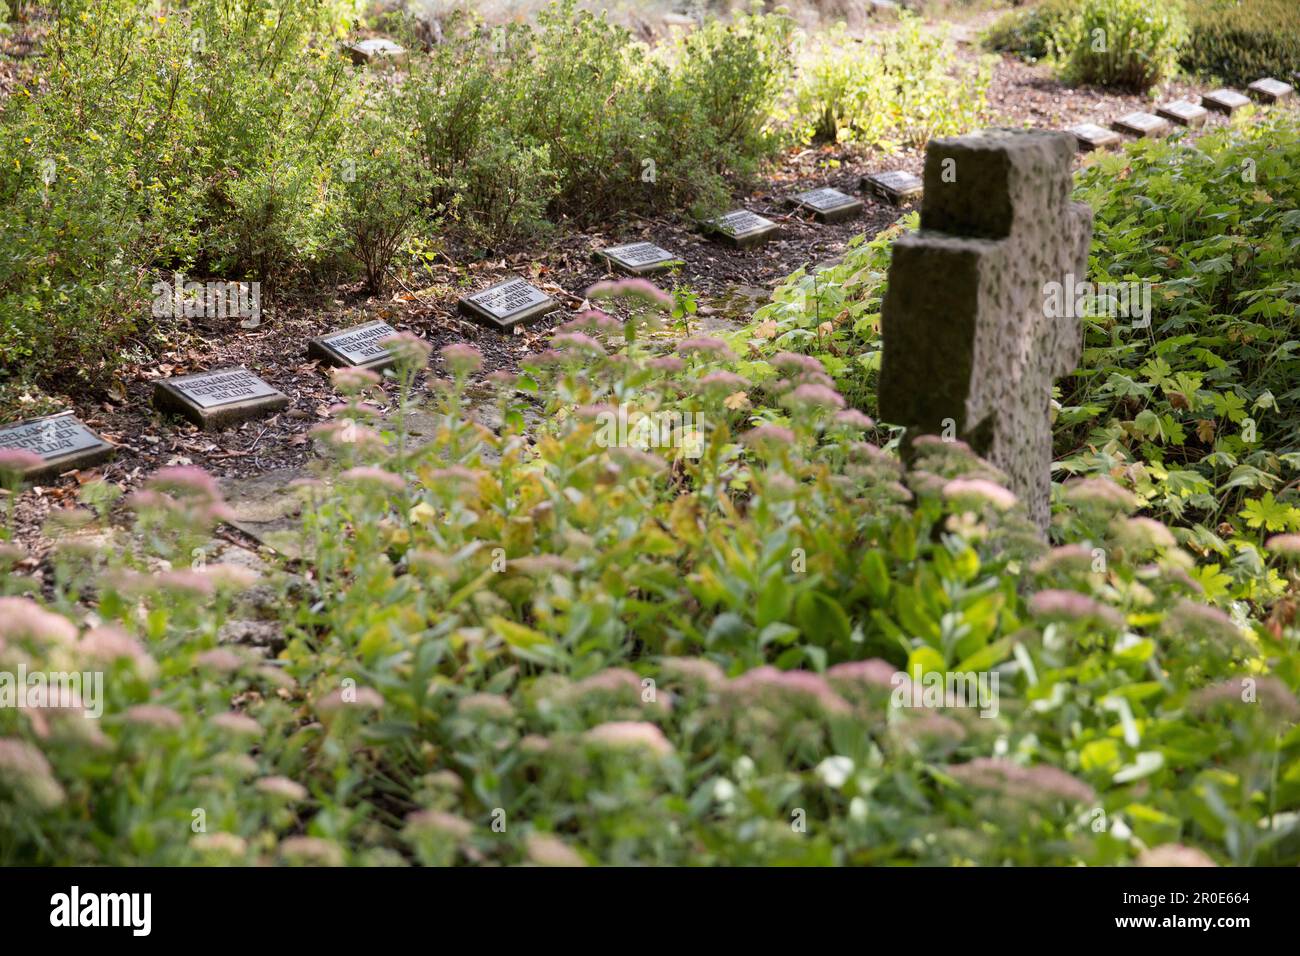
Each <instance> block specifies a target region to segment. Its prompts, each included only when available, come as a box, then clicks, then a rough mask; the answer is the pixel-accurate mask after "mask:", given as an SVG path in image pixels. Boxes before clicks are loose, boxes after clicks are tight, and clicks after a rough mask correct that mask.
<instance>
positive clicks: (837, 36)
mask: <svg viewBox="0 0 1300 956" xmlns="http://www.w3.org/2000/svg"><path fill="white" fill-rule="evenodd" d="M864 47H865V48H864ZM953 59H954V57H953V47H952V44H951V41H950V40H949V39H948V38H947V37H945V36H944V35H943V34H941V33H938V32H935V31H930V30H927V29H925V28H924V26H923V24H922V22H921V21H920V20H919V19H917V18H915V17H911V16H905V17H904V18H903V21H902V23H901V24H900V26H899V28H898V29H897V30H894V31H890V32H888V33H880V34H873V35H872V36H871V37H870V39H869V40H868V41H867V42H866V43H865V44H859V43H853V42H850V39H849V36H848V33H847V31H846V30H845V28H844V27H843V25H842V24H841V25H839V26H838V27H837V28H836V29H835V30H833V31H831V32H830V33H829V34H828V35H827V36H826V37H825V38H824V39H823V40H822V41H821V44H820V46H819V48H818V49H817V50H815V51H814V52H813V54H812V62H811V63H810V64H809V65H808V66H807V67H806V68H805V69H804V71H803V74H802V76H801V79H800V82H799V84H798V86H797V87H796V89H795V92H794V97H793V104H792V107H791V111H792V113H793V122H794V124H795V128H796V130H797V133H798V135H799V136H800V137H801V138H802V139H804V140H814V139H820V140H828V141H831V142H861V143H865V144H871V145H884V146H900V145H905V146H919V145H921V144H923V143H925V142H926V141H927V140H928V139H930V138H931V137H933V136H940V135H946V134H953V133H961V132H966V131H967V130H969V129H971V128H973V127H974V126H975V125H977V124H978V122H979V120H980V118H981V117H982V116H983V115H984V112H985V110H986V108H987V92H988V85H989V81H990V79H991V76H992V70H991V68H990V66H989V64H988V63H987V62H982V63H981V64H979V65H978V66H972V67H964V66H963V67H954V66H953Z"/></svg>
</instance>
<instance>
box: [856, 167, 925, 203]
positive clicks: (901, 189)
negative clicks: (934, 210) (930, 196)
mask: <svg viewBox="0 0 1300 956" xmlns="http://www.w3.org/2000/svg"><path fill="white" fill-rule="evenodd" d="M862 188H863V189H869V190H871V191H872V192H873V193H875V194H876V195H877V196H880V197H881V198H883V199H887V200H888V201H889V202H891V203H893V204H894V205H895V206H901V205H902V204H903V203H905V202H907V201H908V200H910V199H915V198H916V197H917V196H919V195H921V188H922V183H921V180H920V179H918V178H917V177H916V176H913V175H912V174H911V173H909V172H907V171H906V170H903V169H893V170H890V171H889V172H885V173H871V174H870V175H868V176H863V177H862Z"/></svg>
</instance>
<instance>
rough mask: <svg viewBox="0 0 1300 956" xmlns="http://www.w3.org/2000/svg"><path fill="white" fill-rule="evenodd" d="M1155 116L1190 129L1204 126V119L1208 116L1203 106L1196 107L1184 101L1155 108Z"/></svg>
mask: <svg viewBox="0 0 1300 956" xmlns="http://www.w3.org/2000/svg"><path fill="white" fill-rule="evenodd" d="M1156 114H1157V115H1159V116H1163V117H1164V118H1165V119H1167V120H1169V121H1171V122H1174V123H1177V124H1178V125H1179V126H1192V127H1195V126H1204V125H1205V120H1206V118H1207V117H1209V115H1210V114H1209V112H1208V111H1207V110H1206V109H1205V107H1204V106H1197V105H1196V104H1195V103H1189V102H1187V101H1186V100H1177V101H1175V102H1173V103H1166V104H1165V105H1164V106H1157V107H1156Z"/></svg>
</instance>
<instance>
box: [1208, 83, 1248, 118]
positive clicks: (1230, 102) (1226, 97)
mask: <svg viewBox="0 0 1300 956" xmlns="http://www.w3.org/2000/svg"><path fill="white" fill-rule="evenodd" d="M1201 105H1202V106H1204V107H1205V108H1206V109H1207V110H1214V112H1216V113H1226V114H1228V115H1229V116H1231V115H1232V114H1233V113H1235V112H1237V110H1239V109H1241V108H1242V107H1243V106H1249V105H1250V97H1249V96H1242V95H1241V94H1240V93H1238V92H1237V91H1236V90H1227V89H1220V90H1211V91H1210V92H1209V93H1206V94H1205V95H1204V96H1202V97H1201Z"/></svg>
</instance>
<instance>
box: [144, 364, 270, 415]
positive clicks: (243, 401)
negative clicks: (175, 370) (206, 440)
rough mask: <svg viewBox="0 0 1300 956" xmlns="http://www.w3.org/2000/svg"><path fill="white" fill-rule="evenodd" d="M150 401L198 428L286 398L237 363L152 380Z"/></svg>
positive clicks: (259, 410) (258, 410) (267, 408)
mask: <svg viewBox="0 0 1300 956" xmlns="http://www.w3.org/2000/svg"><path fill="white" fill-rule="evenodd" d="M153 398H154V405H155V406H156V407H158V408H160V409H163V410H164V411H170V412H175V413H177V414H179V415H182V416H184V417H185V418H188V419H189V420H190V421H192V422H194V424H196V425H198V426H200V427H202V428H225V427H226V426H227V425H234V424H238V423H239V422H242V421H246V420H247V419H250V418H256V417H258V416H260V415H264V414H267V413H268V412H273V411H279V410H280V409H282V408H285V407H286V406H287V405H288V404H289V398H288V396H286V395H285V394H283V393H282V392H280V391H278V390H276V389H274V388H272V387H271V386H270V385H268V384H267V383H266V382H264V381H262V380H261V379H260V378H258V377H257V376H256V375H254V374H253V373H252V372H250V371H249V370H248V369H246V368H243V367H242V366H238V367H235V368H223V369H218V370H216V371H213V372H197V373H195V374H194V375H182V376H179V377H177V378H166V379H161V380H159V381H157V382H154V392H153Z"/></svg>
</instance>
